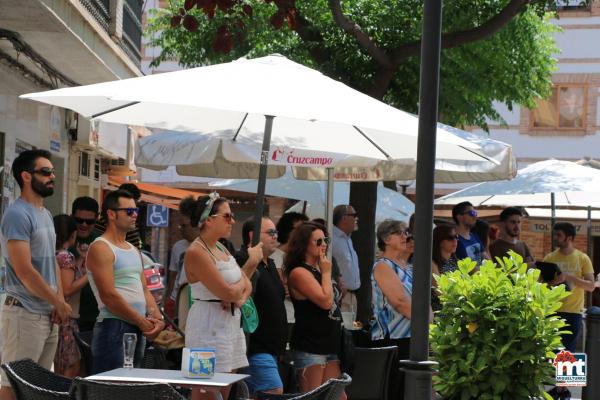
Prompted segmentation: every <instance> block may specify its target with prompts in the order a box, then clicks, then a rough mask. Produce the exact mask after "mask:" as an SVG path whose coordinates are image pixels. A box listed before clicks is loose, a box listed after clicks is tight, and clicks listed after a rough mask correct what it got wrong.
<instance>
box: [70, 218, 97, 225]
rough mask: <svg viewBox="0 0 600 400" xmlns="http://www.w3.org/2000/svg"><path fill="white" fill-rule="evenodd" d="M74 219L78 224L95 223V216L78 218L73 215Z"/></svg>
mask: <svg viewBox="0 0 600 400" xmlns="http://www.w3.org/2000/svg"><path fill="white" fill-rule="evenodd" d="M75 221H76V222H77V223H78V224H80V225H83V224H85V225H94V224H95V223H96V219H95V218H79V217H75Z"/></svg>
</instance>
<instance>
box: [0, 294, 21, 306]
mask: <svg viewBox="0 0 600 400" xmlns="http://www.w3.org/2000/svg"><path fill="white" fill-rule="evenodd" d="M4 305H5V306H15V307H23V308H25V306H24V305H23V303H21V302H20V301H19V299H17V298H14V297H12V296H6V300H4Z"/></svg>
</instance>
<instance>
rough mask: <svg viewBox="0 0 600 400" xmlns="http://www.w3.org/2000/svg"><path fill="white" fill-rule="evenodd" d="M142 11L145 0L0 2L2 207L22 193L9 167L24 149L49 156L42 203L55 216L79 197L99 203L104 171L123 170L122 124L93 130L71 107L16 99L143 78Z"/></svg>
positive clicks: (125, 132) (124, 135) (124, 138)
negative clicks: (47, 193) (51, 183)
mask: <svg viewBox="0 0 600 400" xmlns="http://www.w3.org/2000/svg"><path fill="white" fill-rule="evenodd" d="M142 7H143V0H3V1H1V2H0V157H1V159H2V161H3V167H4V168H3V170H2V175H1V177H0V180H1V182H0V183H1V187H2V197H1V199H2V209H3V208H4V207H6V205H7V204H8V203H10V202H11V201H12V200H14V199H15V198H16V197H17V196H18V195H19V190H18V186H17V185H16V183H15V181H14V179H13V178H12V175H11V173H10V166H11V164H12V161H13V160H14V158H15V157H16V155H17V154H18V153H19V152H20V151H22V150H24V149H29V148H41V149H47V150H50V151H51V152H52V154H53V163H54V166H55V167H56V169H57V178H56V187H55V193H56V194H55V195H54V196H52V197H51V198H49V199H48V201H47V206H48V208H49V209H50V211H51V212H52V213H53V214H57V213H60V212H70V204H71V202H72V200H73V199H74V198H75V197H77V196H80V195H90V196H93V197H96V198H98V196H99V194H100V185H101V182H100V181H101V174H102V172H106V171H108V170H109V169H110V168H111V165H113V166H116V167H117V168H116V170H123V168H122V167H119V165H120V164H121V165H122V164H126V163H125V162H124V161H123V160H125V159H126V158H127V149H128V142H129V139H128V130H127V128H126V127H119V126H108V125H104V126H103V125H99V126H90V124H89V122H88V121H86V120H85V119H84V118H81V117H78V116H77V114H75V113H73V112H71V111H69V110H65V109H61V108H58V107H51V106H47V105H43V104H40V103H36V102H32V101H29V100H21V99H19V97H18V96H19V95H21V94H24V93H30V92H38V91H44V90H52V89H56V88H61V87H68V86H77V85H85V84H91V83H97V82H104V81H110V80H115V79H125V78H131V77H136V76H141V75H142V72H141V70H140V65H141V35H142V27H141V14H142ZM115 131H116V132H117V133H118V135H116V136H118V137H117V138H116V139H115V138H112V139H111V137H112V135H113V134H115ZM109 132H110V135H109ZM119 159H121V161H119ZM113 160H114V161H113Z"/></svg>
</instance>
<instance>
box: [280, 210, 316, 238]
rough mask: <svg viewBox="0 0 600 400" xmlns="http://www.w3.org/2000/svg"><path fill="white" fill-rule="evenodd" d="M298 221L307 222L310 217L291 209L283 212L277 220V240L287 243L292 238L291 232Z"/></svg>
mask: <svg viewBox="0 0 600 400" xmlns="http://www.w3.org/2000/svg"><path fill="white" fill-rule="evenodd" d="M298 221H302V222H306V221H308V217H307V216H306V215H304V214H301V213H299V212H295V211H291V212H287V213H285V214H283V215H282V216H281V218H279V221H277V226H276V228H277V241H278V242H279V243H281V244H285V243H287V242H288V240H289V239H290V233H292V231H293V230H294V224H295V223H296V222H298Z"/></svg>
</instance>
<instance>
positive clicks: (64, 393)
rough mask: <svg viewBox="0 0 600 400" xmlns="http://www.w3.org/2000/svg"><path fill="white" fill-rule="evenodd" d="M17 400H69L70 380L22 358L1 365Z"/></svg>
mask: <svg viewBox="0 0 600 400" xmlns="http://www.w3.org/2000/svg"><path fill="white" fill-rule="evenodd" d="M2 368H3V369H4V372H6V375H7V376H8V380H9V381H10V384H11V386H12V388H13V390H14V392H15V396H16V397H17V400H56V399H65V400H66V399H70V398H71V397H70V396H69V388H70V387H71V383H72V381H71V379H69V378H65V377H64V376H60V375H57V374H55V373H54V372H52V371H48V370H47V369H46V368H43V367H41V366H39V365H37V364H36V363H35V362H33V360H31V359H29V358H24V359H22V360H17V361H12V362H9V363H6V364H2Z"/></svg>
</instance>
